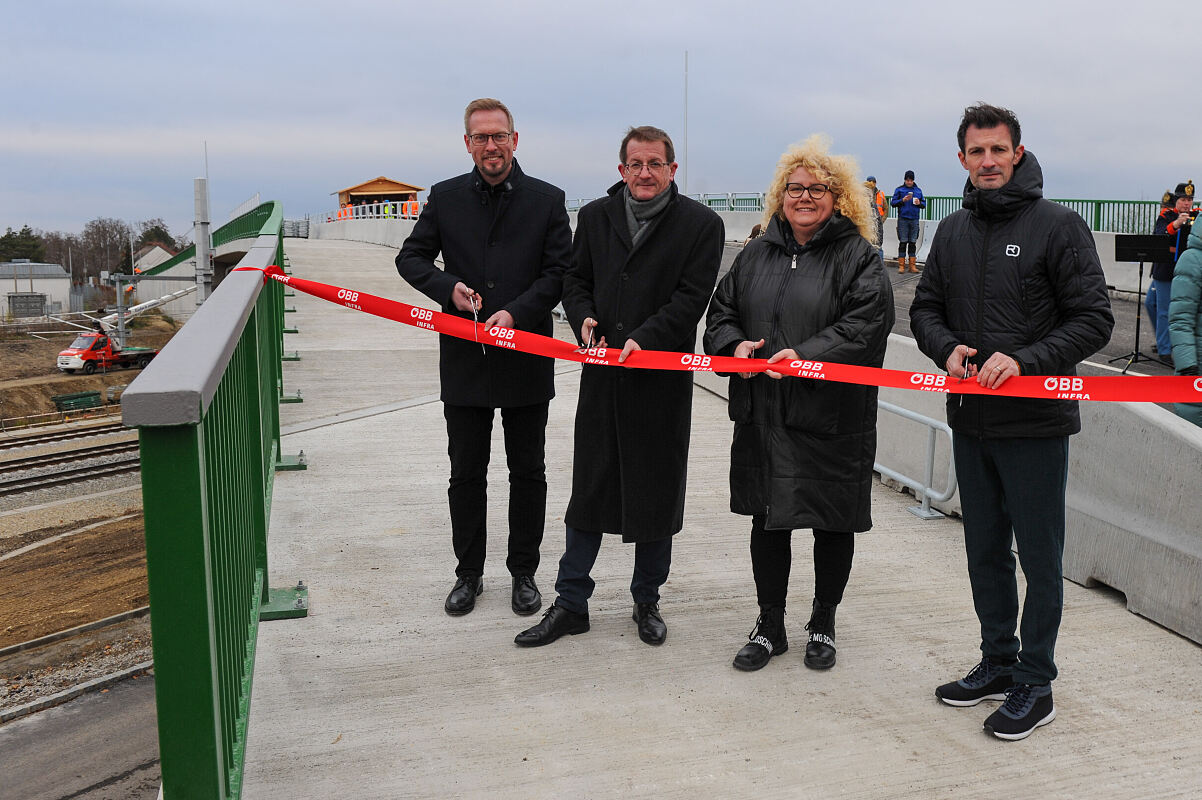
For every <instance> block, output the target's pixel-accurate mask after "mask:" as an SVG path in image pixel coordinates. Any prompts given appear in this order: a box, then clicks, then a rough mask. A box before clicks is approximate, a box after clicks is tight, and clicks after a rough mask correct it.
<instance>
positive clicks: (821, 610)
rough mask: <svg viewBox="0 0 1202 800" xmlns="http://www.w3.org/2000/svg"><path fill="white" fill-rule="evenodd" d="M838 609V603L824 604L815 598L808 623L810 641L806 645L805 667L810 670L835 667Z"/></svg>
mask: <svg viewBox="0 0 1202 800" xmlns="http://www.w3.org/2000/svg"><path fill="white" fill-rule="evenodd" d="M838 607H839V604H838V603H824V602H822V601H821V600H819V599H818V598H814V611H813V613H811V614H810V621H809V622H807V623H806V630H807V631H809V632H810V640H809V642H807V643H806V657H805V665H806V666H807V667H809V668H810V669H830V668H831V667H833V666H835V609H836V608H838Z"/></svg>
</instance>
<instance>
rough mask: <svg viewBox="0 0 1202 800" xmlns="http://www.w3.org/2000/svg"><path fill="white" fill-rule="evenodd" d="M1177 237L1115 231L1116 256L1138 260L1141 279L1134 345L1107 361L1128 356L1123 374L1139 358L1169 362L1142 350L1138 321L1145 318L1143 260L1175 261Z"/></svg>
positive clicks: (1118, 258) (1158, 362) (1161, 362)
mask: <svg viewBox="0 0 1202 800" xmlns="http://www.w3.org/2000/svg"><path fill="white" fill-rule="evenodd" d="M1175 241H1176V237H1175V236H1171V235H1170V234H1167V233H1142V234H1116V235H1115V237H1114V260H1115V261H1125V262H1132V263H1133V262H1136V261H1138V262H1139V283H1138V284H1137V286H1136V294H1137V296H1138V299H1137V302H1138V303H1139V305H1138V306H1137V307H1136V310H1135V349H1134V350H1132V351H1131V352H1130V353H1127V354H1126V355H1122V356H1118V357H1116V358H1112V359H1110V361H1108V362H1107V363H1109V364H1113V363H1114V362H1116V361H1122V360H1123V359H1126V360H1127V366H1125V367H1123V373H1122V374H1124V375H1126V374H1127V370H1129V369H1131V365H1132V364H1134V363H1135V362H1137V361H1155V362H1156V363H1157V364H1162V365H1164V366H1166V367H1167V366H1168V364H1165V363H1164V362H1163V361H1161V360H1160V359H1159V358H1152V357H1151V356H1145V355H1144V354H1143V353H1141V352H1139V325H1140V322H1141V321H1142V320H1143V318H1144V308H1143V305H1144V262H1145V261H1151V262H1154V263H1155V262H1164V261H1168V262H1172V261H1173V244H1174V242H1175Z"/></svg>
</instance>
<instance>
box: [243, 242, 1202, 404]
mask: <svg viewBox="0 0 1202 800" xmlns="http://www.w3.org/2000/svg"><path fill="white" fill-rule="evenodd" d="M233 271H234V272H239V271H259V272H262V273H264V279H265V280H266V279H269V278H270V279H272V280H276V281H279V282H280V283H283V284H286V285H288V286H291V287H293V288H294V289H299V290H300V291H302V292H304V293H305V294H310V295H313V296H314V297H320V298H321V299H323V300H328V301H329V302H331V303H334V304H336V305H340V306H345V307H346V308H351V309H354V310H355V311H363V312H366V313H368V314H374V315H375V316H377V317H383V318H384V319H390V320H393V321H395V322H400V323H403V324H405V325H412V326H414V327H416V328H425V329H427V330H431V331H434V332H436V333H445V334H447V335H448V336H455V337H457V338H459V339H468V340H470V341H479V342H482V343H484V344H486V345H491V346H493V347H502V348H505V349H506V350H517V351H520V352H523V353H532V354H534V355H540V356H546V357H548V358H559V359H562V360H564V361H577V362H579V363H581V364H604V365H607V366H611V367H617V366H621V367H629V368H631V369H666V370H684V371H688V372H764V371H767V370H772V371H773V372H777V373H780V374H782V375H789V376H792V377H797V378H813V379H815V380H827V381H838V382H840V383H854V384H860V385H863V386H887V387H891V388H894V389H914V390H917V391H924V392H943V393H952V394H981V395H994V396H1001V397H1030V398H1036V399H1041V400H1099V401H1110V402H1115V401H1122V402H1151V403H1198V402H1202V378H1199V377H1192V376H1188V375H1169V376H1161V377H1153V376H1141V375H1103V376H1079V375H1048V376H1040V375H1019V376H1016V377H1013V378H1010V379H1008V380H1007V381H1006V382H1005V383H1003V384H1002V385H1001V386H1000V387H998V388H996V389H989V388H986V387H983V386H981V385H980V384H978V383H977V381H976V379H969V380H966V381H961V380H960V379H958V378H953V377H951V376H948V375H941V374H935V373H929V372H907V371H905V370H899V369H879V368H877V367H858V366H852V365H850V364H832V363H829V362H820V361H809V360H805V359H799V360H797V361H778V362H776V363H775V364H769V363H768V362H767V360H765V359H761V358H733V357H728V356H706V355H699V354H695V353H672V352H667V351H663V350H636V351H634V352H633V353H631V354H630V355H629V356H627V357H626V360H625V361H624V362H622V363H621V364H619V363H618V355H619V354H620V353H621V349H620V348H613V347H594V348H591V349H584V348H581V347H576V346H575V345H572V344H570V343H568V342H565V341H562V340H560V339H555V338H552V337H549V336H541V335H539V334H537V333H530V332H529V331H521V330H517V329H516V328H502V327H500V326H493V327H485V326H484V325H481V324H477V323H475V322H472V321H471V320H468V319H464V318H463V317H457V316H455V315H453V314H447V313H444V312H442V311H434V310H432V309H428V308H422V307H421V306H411V305H409V304H408V303H402V302H400V301H398V300H388V299H386V298H383V297H377V296H375V295H372V294H368V293H366V292H359V291H355V290H354V289H342V288H340V287H338V286H331V285H329V284H325V283H318V282H316V281H307V280H304V279H303V278H296V277H293V276H291V275H285V274H284V272H283V270H281V269H280V268H279V267H278V266H275V265H272V266H270V267H266V268H263V267H237V268H235V269H234V270H233Z"/></svg>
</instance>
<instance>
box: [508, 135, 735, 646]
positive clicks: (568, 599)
mask: <svg viewBox="0 0 1202 800" xmlns="http://www.w3.org/2000/svg"><path fill="white" fill-rule="evenodd" d="M619 158H620V161H621V163H620V164H619V165H618V172H619V174H621V176H622V180H621V182H619V183H617V184H615V185H614V186H613V187H611V188H610V190H609V196H608V197H605V198H602V199H600V200H596V201H594V202H592V203H589V204H588V205H586V206H585V207H584V208H582V209H580V216H579V218H578V220H577V225H576V236H575V240H574V242H573V245H572V265H571V268H570V270H569V271H568V274H567V275H566V276H565V278H564V296H563V305H564V309H565V310H566V311H567V314H568V319H569V320H570V322H571V324H572V329H573V330H575V331H578V332H579V335H580V341H581V344H582V345H584V346H595V347H613V348H620V349H621V354H620V356H619V361H621V362H625V361H626V359H627V358H631V357H633V358H635V359H637V358H638V356H637V355H633V354H634V353H636V352H637V351H638V350H643V349H647V350H668V351H673V352H683V353H692V352H694V349H695V347H696V332H697V323H698V321H699V320H700V319H701V316H702V315H703V314H704V313H705V309H706V305H707V304H708V302H709V297H710V294H711V292H712V291H713V288H714V282H715V280H716V279H717V276H718V266H719V264H720V262H721V260H722V241H723V227H722V220H721V219H720V218H719V217H718V215H717V214H715V213H714V212H713V211H710V210H709V209H708V208H706V207H705V206H703V205H702V204H700V203H698V202H696V201H694V200H690V199H688V198H687V197H683V196H682V195H681V194H680V193H679V192H678V191H677V188H676V183H675V182H674V181H673V178H674V177H675V175H676V167H677V165H676V163H675V155H674V152H673V147H672V140H671V138H669V136H668V134H666V133H664V132H663V131H662V130H660V129H658V128H653V127H650V126H644V127H639V128H631V129H630V130H629V131H628V132H627V134H626V137H625V139H623V140H622V146H621V148H620V150H619ZM692 404H693V376H692V374H691V373H689V372H683V371H667V370H648V369H635V368H621V367H610V366H601V365H585V366H584V367H583V369H582V372H581V376H580V399H579V402H578V405H577V408H576V434H575V435H576V438H575V450H574V456H573V467H572V498H571V500H570V501H569V503H568V510H567V514H566V515H565V517H564V520H565V522H566V523H567V541H566V549H565V552H564V554H563V557H562V558H561V559H560V561H559V577H558V578H557V580H556V582H555V590H556V592H557V594H558V597H557V599H556V600H555V603H554V604H553V605H552V606H551V608H549V609H548V610H547V613H546V614H545V615H544V617H543V619H542V621H541V622H539V624H538V625H535V626H534V627H533V628H530V629H529V630H526V631H523V632H522V633H520V634H518V636H517V637H516V639H515V640H514V641H515V642H516V643H517V644H518V645H522V646H526V647H533V646H538V645H544V644H550V643H551V642H553V641H555V640H556V639H558V638H559V637H561V636H563V635H564V634H576V633H583V632H584V631H587V630H588V628H589V622H588V600H589V597H590V596H591V595H592V593H593V586H594V583H593V579H592V578H591V577H590V575H589V573H590V572H591V571H592V568H593V564H594V562H595V561H596V558H597V553H598V551H599V550H600V548H601V539H602V535H603V534H604V533H614V534H619V535H621V537H622V540H623V541H625V542H633V543H634V544H635V556H634V576H633V578H632V579H631V582H630V593H631V595H632V596H633V598H634V621H635V623H636V625H637V626H638V631H639V638H641V639H642V640H643V641H644V642H646V643H648V644H653V645H657V644H661V643H662V642H663V641H664V638H665V637H666V636H667V627H666V626H665V625H664V621H663V618H662V617H661V616H660V612H659V599H660V597H659V588H660V586H662V585H663V584H664V582H665V581H666V580H667V579H668V570H669V568H670V566H671V563H672V537H673V535H675V534H676V533H678V532H679V531H680V529H681V528H682V527H683V525H684V494H685V474H686V466H687V462H688V454H689V426H690V421H691V413H692Z"/></svg>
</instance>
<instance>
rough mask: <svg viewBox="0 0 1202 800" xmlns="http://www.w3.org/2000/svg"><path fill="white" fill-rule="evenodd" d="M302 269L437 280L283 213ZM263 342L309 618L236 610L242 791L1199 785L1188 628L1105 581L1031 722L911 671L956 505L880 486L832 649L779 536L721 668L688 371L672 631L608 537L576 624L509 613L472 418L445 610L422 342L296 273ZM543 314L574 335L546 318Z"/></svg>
mask: <svg viewBox="0 0 1202 800" xmlns="http://www.w3.org/2000/svg"><path fill="white" fill-rule="evenodd" d="M285 249H286V251H287V253H288V255H289V258H290V260H291V264H292V271H293V273H294V274H295V275H297V276H298V277H303V278H309V279H313V280H318V281H322V282H326V283H331V284H335V285H339V286H345V287H352V288H355V289H359V290H361V291H367V292H370V293H373V294H377V295H381V296H385V297H392V298H395V299H399V300H403V301H405V302H409V303H420V304H422V305H427V306H429V305H431V304H430V303H429V301H428V300H427V299H426V298H424V297H422V296H421V295H419V294H417V293H416V292H413V291H412V290H410V289H409V288H408V287H407V286H406V285H405V284H404V283H403V282H402V281H401V280H400V278H399V277H397V275H396V271H395V269H394V267H393V265H392V259H393V256H394V255H395V251H392V250H390V249H387V248H383V247H377V246H372V245H364V244H356V243H351V242H339V241H330V240H314V241H306V240H297V239H289V240H286V248H285ZM289 305H295V306H296V307H297V309H298V311H297V313H296V314H290V315H289V321H290V322H294V323H295V325H296V327H297V328H298V329H299V330H300V333H299V334H298V335H295V336H290V337H289V338H288V340H287V342H286V348H285V349H286V350H293V349H296V350H299V351H300V353H301V356H302V360H301V361H300V362H296V363H287V364H285V367H284V380H285V389H286V390H287V391H294V390H296V389H299V390H301V392H302V395H303V397H304V398H305V402H304V403H303V404H299V405H287V406H283V407H282V410H281V417H282V426H283V428H284V432H285V436H284V438H283V443H284V452H285V453H296V452H297V451H298V450H304V452H305V454H306V457H307V458H308V461H309V468H308V470H307V471H304V472H286V473H279V474H278V475H277V478H276V485H275V486H276V488H275V495H274V503H273V507H272V521H271V539H270V541H269V547H270V558H269V563H270V564H271V570H272V574H271V576H270V582H271V585H273V586H282V585H285V584H288V583H292V582H295V581H296V580H297V579H302V580H304V582H305V584H306V585H308V586H309V587H310V601H311V605H312V608H311V613H310V616H309V617H308V618H307V619H302V620H293V621H280V622H270V623H264V624H263V625H261V626H260V628H259V645H258V652H257V663H256V666H255V681H254V691H253V695H252V704H251V720H250V739H249V743H248V750H247V762H246V777H245V784H244V793H243V796H244V797H247V798H295V797H355V798H398V797H437V798H445V797H480V798H484V797H488V798H499V797H519V796H520V797H524V798H565V797H576V798H609V797H622V798H630V797H662V798H671V797H689V798H699V797H746V796H754V795H761V794H762V795H764V796H775V797H851V798H882V797H891V798H909V797H915V798H966V797H986V796H1004V797H1025V796H1031V797H1041V798H1081V797H1089V798H1093V799H1094V800H1097V799H1099V798H1172V797H1182V798H1184V797H1194V796H1196V795H1197V792H1198V787H1199V786H1202V758H1200V757H1199V753H1202V746H1200V745H1202V733H1200V731H1202V711H1200V710H1199V705H1198V700H1197V698H1198V695H1199V689H1200V688H1202V657H1200V656H1202V652H1200V648H1199V647H1198V645H1196V644H1194V643H1192V642H1190V641H1188V640H1186V639H1184V638H1182V637H1180V636H1177V635H1176V634H1173V633H1171V632H1169V631H1167V630H1165V629H1163V628H1161V627H1159V626H1157V625H1155V624H1153V623H1150V622H1148V621H1146V620H1144V619H1142V618H1140V617H1138V616H1136V615H1134V614H1131V613H1129V612H1127V611H1126V610H1125V608H1124V604H1123V601H1122V598H1121V596H1119V595H1118V594H1116V593H1113V592H1109V591H1107V590H1097V589H1084V588H1082V587H1080V586H1077V585H1075V584H1072V583H1066V585H1065V605H1066V608H1065V615H1064V623H1063V626H1062V629H1061V636H1060V646H1059V648H1058V652H1057V657H1058V662H1059V666H1060V670H1061V678H1060V680H1058V681H1057V682H1056V684H1055V697H1056V705H1057V709H1058V712H1059V716H1058V718H1057V720H1056V721H1055V722H1054V723H1053V724H1051V725H1049V726H1047V727H1045V728H1041V729H1040V730H1039V731H1037V732H1036V733H1035V734H1033V735H1032V737H1031V738H1030V739H1028V740H1026V741H1023V742H1018V743H1006V742H1001V741H999V740H997V739H994V738H992V737H990V736H988V735H986V734H985V733H983V732H982V730H981V722H982V721H983V720H984V718H985V717H986V716H987V715H988V714H989V713H990V711H992V709H993V708H995V707H996V703H985V704H982V705H981V706H979V707H977V708H975V709H973V708H970V709H953V708H950V707H947V706H944V705H942V704H940V703H939V702H938V701H937V700H936V699H935V698H934V695H933V690H934V688H935V686H936V685H938V684H939V683H942V682H944V681H947V680H950V679H952V678H954V677H957V676H959V675H961V674H963V673H964V672H965V671H966V670H967V669H968V668H969V667H971V666H972V665H973V664H974V663H975V662H976V661H977V659H978V658H979V653H978V652H977V649H976V643H977V624H976V619H975V616H974V614H973V611H972V601H971V597H970V594H969V589H968V582H967V575H966V572H965V567H964V554H963V549H962V546H961V542H960V524H959V522H958V521H956V520H953V519H943V520H938V521H933V522H923V521H920V520H919V519H917V518H916V517H914V516H913V515H911V514H909V513H907V511H906V507H907V506H909V505H913V504H914V499H913V498H912V497H909V496H907V495H901V494H897V493H895V492H893V491H892V490H889V489H887V488H885V487H883V486H879V485H878V486H877V487H876V488H875V489H874V494H873V519H874V521H875V526H874V527H873V529H872V531H871V532H870V533H867V534H862V535H859V536H858V537H857V540H856V551H857V552H856V559H855V566H854V568H853V570H852V575H851V582H850V584H849V585H848V588H847V594H846V598H845V601H844V603H843V604H842V605H841V606H840V608H839V612H838V619H837V632H838V659H839V661H838V664H837V665H836V666H835V668H834V669H833V670H831V671H829V672H814V671H811V670H808V669H806V668H805V667H804V666H803V665H802V653H803V651H804V644H805V631H804V630H803V626H804V625H805V622H806V620H807V619H808V612H809V606H810V598H811V592H812V589H813V572H812V566H811V565H812V560H811V544H810V543H811V541H812V537H811V536H810V534H809V532H808V531H801V532H798V533H796V534H795V535H794V542H795V548H794V549H795V555H794V564H793V578H792V583H791V587H792V592H791V596H790V613H789V615H788V616H787V617H786V625H787V628H788V633H789V635H790V636H791V637H792V640H793V642H792V644H793V646H792V647H791V648H790V650H789V651H788V652H787V653H785V654H783V655H781V656H779V657H778V658H775V659H773V661H772V663H771V664H769V666H768V667H766V668H765V669H763V670H761V671H760V672H756V673H742V672H738V671H736V670H734V669H733V668H732V667H731V665H730V662H731V659H732V658H733V656H734V654H735V652H736V651H737V650H738V648H739V647H740V646H741V645H742V644H743V643H745V642H746V637H747V633H748V631H750V630H751V628H752V625H753V623H754V621H755V616H756V607H755V594H754V587H753V584H752V579H751V564H750V556H749V554H748V532H749V530H750V520H749V519H747V518H744V517H737V516H734V515H732V514H731V513H730V512H729V511H728V510H727V509H728V494H727V486H726V479H727V469H728V465H729V462H728V452H729V445H730V434H731V424H730V422H729V421H728V419H727V417H726V409H725V401H723V400H722V399H720V398H718V397H716V396H714V395H711V394H709V393H708V392H705V391H702V390H698V391H697V393H696V396H695V401H694V411H693V445H692V450H691V455H690V470H689V496H688V503H687V506H686V518H685V530H684V532H683V533H682V534H680V535H679V536H678V537H677V538H676V542H675V546H674V551H675V552H674V557H673V569H672V576H671V579H670V580H669V582H668V584H667V585H666V586H665V587H664V591H663V601H662V604H661V607H662V610H663V615H664V619H665V621H666V622H667V624H668V631H669V632H668V639H667V642H666V643H665V644H664V645H663V646H661V647H658V648H651V647H648V646H647V645H645V644H643V643H642V642H641V641H640V640H639V638H638V635H637V632H636V631H635V627H634V623H633V622H632V621H631V618H630V614H631V610H632V608H631V599H630V595H629V590H628V584H629V581H630V569H631V565H632V560H633V549H632V548H631V547H630V546H623V545H622V544H621V543H620V542H619V540H618V539H617V538H616V537H613V538H609V537H607V539H606V542H605V546H604V547H603V548H602V552H601V557H600V559H599V560H598V564H597V567H596V570H595V572H594V577H596V579H597V590H596V594H595V595H594V599H593V603H592V607H591V615H590V616H591V622H592V630H591V631H590V632H589V633H587V634H583V635H580V636H574V637H569V638H566V639H563V640H560V641H559V642H557V643H555V644H553V645H551V646H549V647H545V648H537V649H521V648H518V647H515V646H514V645H513V637H514V635H515V634H517V633H518V632H519V631H521V630H523V629H524V628H526V627H527V626H529V625H530V624H533V622H535V621H537V619H538V617H537V616H536V617H531V618H519V617H516V616H514V614H513V613H512V612H511V611H510V609H509V578H508V575H507V574H506V572H505V568H504V557H505V552H504V542H505V537H506V533H507V531H506V525H505V519H506V512H505V500H506V495H507V484H506V473H505V471H504V455H503V454H504V450H503V448H502V446H501V437H500V430H499V429H500V425H499V423H498V425H497V426H496V427H497V430H496V431H494V441H493V453H494V461H493V466H492V472H491V478H492V481H491V485H492V493H491V495H490V508H489V519H490V521H491V522H492V536H491V539H490V545H491V547H490V553H489V558H488V565H487V568H486V574H485V577H484V584H485V590H484V594H483V596H482V597H481V598H480V600H479V603H478V605H477V607H476V610H475V611H474V612H473V613H471V614H469V615H467V616H465V617H460V618H452V617H448V616H447V615H446V614H445V613H444V612H443V610H442V603H443V600H444V598H445V596H446V593H447V592H448V591H449V590H450V588H451V585H452V583H453V581H454V559H453V555H452V553H451V544H450V531H449V525H448V522H447V512H446V482H447V475H448V469H449V467H448V461H447V456H446V439H445V427H444V422H443V418H442V407H441V404H440V403H439V402H438V401H437V397H438V377H437V341H436V337H435V336H434V335H433V334H431V333H429V332H427V331H422V330H418V329H415V328H412V327H408V326H402V325H397V324H395V323H391V322H387V321H385V320H381V319H378V318H374V317H370V316H367V315H364V314H360V313H357V312H353V311H348V310H345V309H341V308H338V307H336V306H334V305H332V304H329V303H325V302H324V301H320V300H317V299H315V298H312V297H309V296H307V295H303V294H299V293H298V295H297V297H296V298H295V299H293V300H290V301H289ZM556 329H557V334H558V335H560V336H563V337H565V338H566V337H567V336H568V332H567V328H566V326H564V325H562V324H557V326H556ZM578 377H579V370H578V367H576V366H575V365H568V364H564V365H561V367H560V371H559V375H558V377H557V390H558V396H557V398H556V399H555V400H554V401H553V402H552V404H551V416H550V423H549V427H548V431H547V460H548V465H547V466H548V480H549V483H550V487H549V497H548V508H547V515H548V516H547V533H546V538H545V539H544V542H543V547H542V555H543V563H542V567H541V568H540V570H539V574H538V581H539V585H540V587H541V588H542V591H543V595H544V602H545V603H549V602H550V601H551V600H552V599H553V598H554V590H553V586H554V576H555V570H556V563H557V560H558V556H559V554H560V553H561V552H562V548H563V541H564V530H563V511H564V509H565V507H566V505H567V499H568V492H569V488H570V474H571V453H572V421H573V415H574V412H575V406H576V392H577V385H578Z"/></svg>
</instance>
